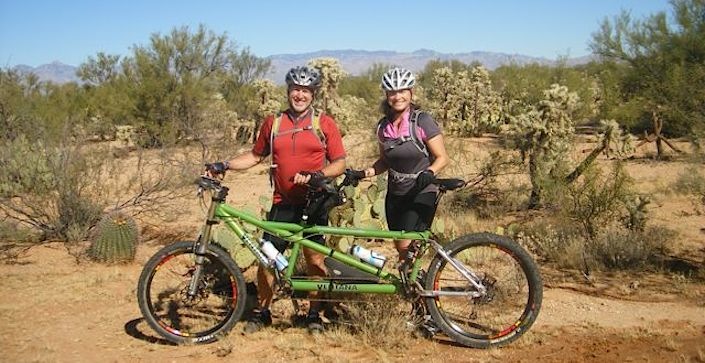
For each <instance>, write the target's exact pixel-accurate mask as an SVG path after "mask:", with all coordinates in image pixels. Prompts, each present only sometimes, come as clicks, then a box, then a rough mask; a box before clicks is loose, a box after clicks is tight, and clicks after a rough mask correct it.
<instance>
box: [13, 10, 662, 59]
mask: <svg viewBox="0 0 705 363" xmlns="http://www.w3.org/2000/svg"><path fill="white" fill-rule="evenodd" d="M623 9H624V10H628V11H630V12H631V14H632V16H633V17H634V18H637V19H641V18H643V17H644V16H647V15H650V14H654V13H656V12H659V11H666V12H667V13H669V14H670V12H671V6H670V5H669V3H668V1H667V0H573V1H570V0H514V1H509V0H495V1H478V0H465V1H463V0H426V1H410V0H407V1H400V0H386V1H373V0H353V1H335V0H327V1H323V0H309V1H300V2H292V1H274V0H272V1H267V0H251V1H237V0H231V1H208V0H201V1H198V0H190V1H182V0H142V1H134V0H133V1H130V0H122V1H114V0H91V1H84V0H75V1H71V0H67V1H58V0H53V1H49V0H45V1H40V0H0V67H8V66H14V65H17V64H26V65H29V66H38V65H41V64H45V63H49V62H52V61H55V60H58V61H60V62H63V63H66V64H71V65H75V66H77V65H79V64H81V63H83V62H85V61H86V60H87V58H88V57H89V56H94V55H95V54H96V53H98V52H105V53H108V54H117V55H121V56H129V55H131V54H132V53H131V48H132V46H134V45H148V43H149V37H150V35H151V34H153V33H161V34H167V33H169V32H170V31H171V30H172V29H173V28H175V27H181V26H189V27H191V28H192V29H195V28H197V27H198V25H199V24H204V25H206V26H207V27H208V29H210V30H212V31H213V32H215V33H216V34H222V33H227V35H228V37H229V38H230V39H231V40H233V41H235V42H236V43H237V44H238V45H239V46H241V47H249V48H250V50H251V51H252V52H253V53H254V54H255V55H257V56H269V55H272V54H282V53H304V52H310V51H316V50H323V49H328V50H332V49H362V50H393V51H400V52H412V51H414V50H417V49H421V48H425V49H432V50H436V51H439V52H446V53H462V52H471V51H489V52H502V53H509V54H514V53H518V54H524V55H529V56H538V57H546V58H549V59H556V58H557V57H560V56H569V57H579V56H584V55H587V54H589V50H588V49H587V48H588V44H589V41H590V40H591V39H592V38H591V34H592V33H593V32H595V31H597V30H598V28H599V24H600V22H601V21H602V20H603V19H604V18H606V17H607V18H609V19H613V17H614V16H616V15H618V14H619V13H620V12H621V10H623Z"/></svg>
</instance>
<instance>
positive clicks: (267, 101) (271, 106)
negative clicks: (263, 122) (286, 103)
mask: <svg viewBox="0 0 705 363" xmlns="http://www.w3.org/2000/svg"><path fill="white" fill-rule="evenodd" d="M252 87H253V88H254V89H255V93H256V96H255V99H254V100H251V101H250V102H252V104H253V105H254V106H255V107H254V108H255V109H256V111H255V116H256V117H257V118H258V119H264V118H265V117H267V116H269V115H273V114H276V113H277V112H279V110H281V107H282V103H281V100H280V98H281V95H279V94H278V93H277V85H276V84H274V82H272V81H270V80H268V79H258V80H255V81H254V82H252Z"/></svg>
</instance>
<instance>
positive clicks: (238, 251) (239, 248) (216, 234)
mask: <svg viewBox="0 0 705 363" xmlns="http://www.w3.org/2000/svg"><path fill="white" fill-rule="evenodd" d="M213 240H214V241H215V243H217V244H219V245H220V246H222V247H223V248H225V249H226V250H228V252H230V256H232V258H233V259H234V260H235V263H236V264H237V266H238V267H240V268H241V269H243V270H246V269H247V268H249V267H250V266H252V265H254V264H255V262H256V259H255V256H254V255H253V254H252V252H250V250H248V249H247V247H245V246H244V245H243V244H242V242H240V239H239V238H237V236H236V235H234V234H233V233H232V232H230V231H229V230H228V229H226V228H223V227H220V226H219V227H218V228H214V229H213Z"/></svg>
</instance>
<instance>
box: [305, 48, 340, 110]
mask: <svg viewBox="0 0 705 363" xmlns="http://www.w3.org/2000/svg"><path fill="white" fill-rule="evenodd" d="M308 65H309V67H314V68H316V69H318V70H319V71H320V72H321V88H320V90H319V91H318V97H317V99H318V100H317V102H318V103H319V105H320V108H321V109H323V110H324V111H325V112H327V113H329V114H332V115H333V116H334V117H335V116H336V114H335V113H334V112H333V109H334V108H335V106H340V96H339V95H338V85H340V81H341V80H343V78H345V77H346V76H347V73H345V71H344V70H343V66H342V65H341V64H340V62H339V61H338V60H337V59H335V58H315V59H312V60H310V61H309V62H308Z"/></svg>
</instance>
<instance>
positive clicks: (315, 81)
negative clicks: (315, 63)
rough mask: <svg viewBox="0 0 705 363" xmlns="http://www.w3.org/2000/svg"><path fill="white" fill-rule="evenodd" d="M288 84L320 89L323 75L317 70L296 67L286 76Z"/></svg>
mask: <svg viewBox="0 0 705 363" xmlns="http://www.w3.org/2000/svg"><path fill="white" fill-rule="evenodd" d="M285 80H286V84H287V85H288V86H289V87H291V86H293V85H297V86H303V87H309V88H313V89H318V87H320V86H321V75H320V73H318V70H316V69H315V68H309V67H306V66H304V67H294V68H292V69H290V70H289V73H287V74H286V79H285Z"/></svg>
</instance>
